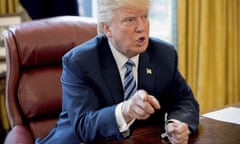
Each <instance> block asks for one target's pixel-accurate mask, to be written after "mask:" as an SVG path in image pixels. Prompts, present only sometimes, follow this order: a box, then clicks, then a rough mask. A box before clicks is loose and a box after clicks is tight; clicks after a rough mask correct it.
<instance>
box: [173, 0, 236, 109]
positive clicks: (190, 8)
mask: <svg viewBox="0 0 240 144" xmlns="http://www.w3.org/2000/svg"><path fill="white" fill-rule="evenodd" d="M177 2H178V3H177V5H178V10H177V18H178V51H179V65H180V70H181V71H182V73H183V75H184V77H185V78H186V80H187V81H188V83H189V84H190V86H191V87H192V89H193V92H194V94H195V96H196V98H197V99H198V101H199V103H200V111H201V113H205V112H208V111H211V110H213V109H214V108H217V107H221V106H223V105H226V104H231V103H236V102H239V101H240V1H239V0H178V1H177Z"/></svg>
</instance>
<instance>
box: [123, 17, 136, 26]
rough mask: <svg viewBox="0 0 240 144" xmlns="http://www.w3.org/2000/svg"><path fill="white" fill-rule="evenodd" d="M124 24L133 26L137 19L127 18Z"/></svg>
mask: <svg viewBox="0 0 240 144" xmlns="http://www.w3.org/2000/svg"><path fill="white" fill-rule="evenodd" d="M123 22H124V24H128V25H129V24H133V23H134V22H135V18H126V19H125V20H124V21H123Z"/></svg>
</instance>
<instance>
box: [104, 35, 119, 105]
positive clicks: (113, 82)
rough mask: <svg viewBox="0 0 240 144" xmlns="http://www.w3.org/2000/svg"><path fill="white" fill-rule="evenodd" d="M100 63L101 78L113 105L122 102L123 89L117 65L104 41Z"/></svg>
mask: <svg viewBox="0 0 240 144" xmlns="http://www.w3.org/2000/svg"><path fill="white" fill-rule="evenodd" d="M101 62H102V65H103V77H104V80H105V81H106V84H107V87H108V89H109V90H110V93H111V96H112V98H113V101H114V103H119V102H121V101H123V87H122V82H121V78H120V74H119V71H118V68H117V64H116V62H115V60H114V58H113V55H112V52H111V50H110V47H109V45H108V43H107V40H106V39H104V42H103V45H102V49H101Z"/></svg>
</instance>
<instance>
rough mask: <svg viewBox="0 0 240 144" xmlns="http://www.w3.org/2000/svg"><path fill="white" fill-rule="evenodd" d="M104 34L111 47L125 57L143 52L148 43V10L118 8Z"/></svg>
mask: <svg viewBox="0 0 240 144" xmlns="http://www.w3.org/2000/svg"><path fill="white" fill-rule="evenodd" d="M104 33H105V34H106V36H107V37H108V38H109V40H110V41H111V43H112V44H113V46H114V47H115V48H116V49H117V50H118V51H119V52H121V53H122V54H123V55H125V56H127V57H129V58H130V57H133V56H135V55H137V54H140V53H142V52H144V51H145V50H146V49H147V46H148V42H149V19H148V10H146V11H144V10H140V9H136V8H120V9H117V10H115V11H114V12H113V16H112V19H111V21H110V22H109V23H107V24H106V25H105V31H104Z"/></svg>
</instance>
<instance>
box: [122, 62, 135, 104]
mask: <svg viewBox="0 0 240 144" xmlns="http://www.w3.org/2000/svg"><path fill="white" fill-rule="evenodd" d="M133 65H134V62H133V61H132V60H128V61H127V62H126V63H125V65H124V66H125V67H126V73H125V76H124V86H123V87H124V99H125V100H127V99H128V98H129V97H131V96H132V95H133V94H134V93H135V92H136V91H137V86H136V81H135V79H134V76H133V72H132V67H133Z"/></svg>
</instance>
